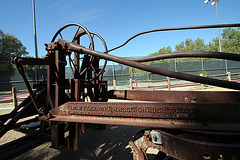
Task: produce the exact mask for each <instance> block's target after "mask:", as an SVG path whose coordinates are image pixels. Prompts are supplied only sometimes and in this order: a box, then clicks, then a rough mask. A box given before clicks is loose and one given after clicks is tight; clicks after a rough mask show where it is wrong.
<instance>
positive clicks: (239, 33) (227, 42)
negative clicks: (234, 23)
mask: <svg viewBox="0 0 240 160" xmlns="http://www.w3.org/2000/svg"><path fill="white" fill-rule="evenodd" d="M222 52H229V53H240V27H238V30H237V29H233V28H226V29H224V30H223V33H222Z"/></svg>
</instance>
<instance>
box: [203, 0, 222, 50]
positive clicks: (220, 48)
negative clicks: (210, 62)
mask: <svg viewBox="0 0 240 160" xmlns="http://www.w3.org/2000/svg"><path fill="white" fill-rule="evenodd" d="M210 1H211V0H205V1H204V3H206V4H208V3H209V2H210ZM212 1H213V2H212V3H211V5H215V6H216V14H217V24H219V19H218V9H217V3H218V2H219V0H212ZM218 39H219V51H220V52H222V47H221V35H220V29H219V28H218Z"/></svg>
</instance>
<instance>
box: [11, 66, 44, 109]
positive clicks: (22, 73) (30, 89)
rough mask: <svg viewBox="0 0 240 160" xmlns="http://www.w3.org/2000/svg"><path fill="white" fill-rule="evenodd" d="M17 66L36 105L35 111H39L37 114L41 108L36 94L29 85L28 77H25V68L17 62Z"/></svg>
mask: <svg viewBox="0 0 240 160" xmlns="http://www.w3.org/2000/svg"><path fill="white" fill-rule="evenodd" d="M15 64H16V67H17V70H18V72H19V74H20V75H21V76H22V79H23V81H24V84H25V86H26V88H27V90H28V92H29V95H30V97H31V99H32V102H33V104H34V107H35V109H36V110H37V112H38V113H39V109H40V108H41V107H40V106H39V104H38V102H37V99H36V97H35V94H34V93H33V90H32V88H31V86H30V84H29V82H28V80H27V77H26V75H25V72H24V69H23V66H22V65H21V64H18V63H16V62H15Z"/></svg>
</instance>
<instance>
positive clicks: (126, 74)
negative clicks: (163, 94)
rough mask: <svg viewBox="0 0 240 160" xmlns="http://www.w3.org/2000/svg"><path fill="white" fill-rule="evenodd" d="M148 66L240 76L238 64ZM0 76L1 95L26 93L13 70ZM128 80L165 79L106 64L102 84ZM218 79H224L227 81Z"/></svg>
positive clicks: (31, 73)
mask: <svg viewBox="0 0 240 160" xmlns="http://www.w3.org/2000/svg"><path fill="white" fill-rule="evenodd" d="M4 63H7V62H4ZM8 63H10V62H8ZM148 65H151V66H154V67H158V68H162V69H166V70H171V71H177V72H183V73H188V74H193V75H199V74H200V73H202V72H204V74H207V75H219V74H226V73H227V72H231V73H240V63H239V62H237V61H225V60H213V61H203V60H202V61H191V62H177V59H175V62H169V63H148ZM25 73H26V76H27V78H28V80H29V82H30V85H31V86H33V84H34V83H36V70H35V69H25ZM46 74H47V70H46V69H38V81H42V80H43V79H44V77H46ZM0 75H1V78H0V91H11V89H12V87H15V88H16V89H17V90H23V89H25V85H24V83H23V81H22V78H21V76H20V74H19V73H18V72H17V70H16V69H7V70H3V71H1V70H0ZM66 78H67V79H68V78H73V76H72V73H71V70H70V68H69V67H66ZM130 78H131V79H133V80H137V81H154V80H164V79H166V77H165V76H161V75H156V74H152V73H149V72H145V71H139V72H135V70H134V69H133V68H131V67H128V66H126V65H121V64H118V63H114V62H108V65H107V66H106V68H105V73H104V76H103V80H107V81H108V83H109V84H113V80H115V82H116V85H117V86H123V85H124V86H127V85H129V83H130ZM218 78H221V79H226V77H218ZM236 78H240V77H239V75H232V79H236Z"/></svg>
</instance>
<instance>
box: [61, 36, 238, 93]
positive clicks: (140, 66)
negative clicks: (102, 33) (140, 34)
mask: <svg viewBox="0 0 240 160" xmlns="http://www.w3.org/2000/svg"><path fill="white" fill-rule="evenodd" d="M58 42H59V43H60V44H62V46H66V47H68V49H69V50H72V51H75V52H84V53H88V54H90V55H93V56H97V57H100V58H103V59H107V60H111V61H114V62H118V63H121V64H125V65H128V66H131V67H135V68H138V69H141V70H144V71H148V72H152V73H155V74H160V75H164V76H169V77H172V78H177V79H183V80H187V81H192V82H197V83H203V84H209V85H214V86H218V87H224V88H231V89H237V90H240V83H236V82H229V81H224V80H219V79H212V78H207V77H201V76H195V75H190V74H185V73H179V72H174V71H169V70H165V69H161V68H156V67H152V66H148V65H145V64H141V63H138V62H135V61H132V60H128V59H126V58H121V57H117V56H113V55H109V54H104V53H102V52H98V51H94V50H91V49H87V48H84V47H82V46H80V45H77V44H74V43H71V42H68V41H65V40H61V39H59V40H58Z"/></svg>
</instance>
